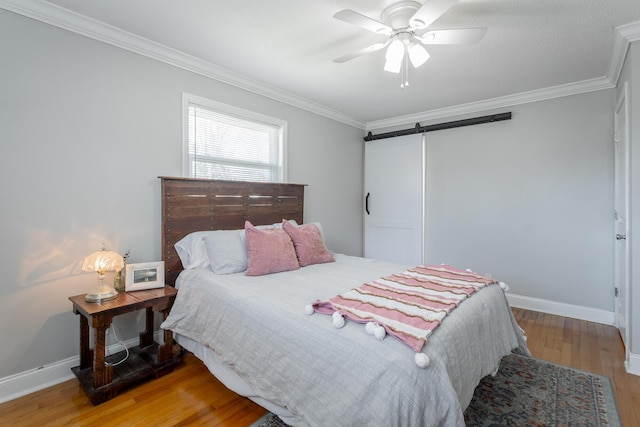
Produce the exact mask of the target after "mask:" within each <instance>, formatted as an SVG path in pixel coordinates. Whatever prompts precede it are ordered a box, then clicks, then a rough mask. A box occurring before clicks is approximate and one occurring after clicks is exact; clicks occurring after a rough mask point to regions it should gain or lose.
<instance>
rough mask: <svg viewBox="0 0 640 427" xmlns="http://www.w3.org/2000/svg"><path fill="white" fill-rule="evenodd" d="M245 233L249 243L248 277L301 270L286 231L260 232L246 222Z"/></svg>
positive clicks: (269, 230)
mask: <svg viewBox="0 0 640 427" xmlns="http://www.w3.org/2000/svg"><path fill="white" fill-rule="evenodd" d="M244 232H245V238H246V241H247V272H246V273H245V274H246V275H247V276H262V275H263V274H270V273H278V272H280V271H289V270H297V269H298V268H300V265H298V259H297V258H296V251H295V249H294V248H293V243H292V242H291V238H290V237H289V235H288V234H287V233H285V232H284V230H282V229H280V228H266V229H261V230H259V229H257V228H256V227H254V226H253V224H251V223H250V222H249V221H245V223H244Z"/></svg>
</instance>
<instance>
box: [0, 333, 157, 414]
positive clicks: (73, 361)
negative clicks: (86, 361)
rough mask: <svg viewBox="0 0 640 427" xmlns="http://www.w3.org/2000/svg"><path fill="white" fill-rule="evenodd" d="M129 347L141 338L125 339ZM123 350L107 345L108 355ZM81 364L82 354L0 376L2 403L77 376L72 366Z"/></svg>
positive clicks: (114, 345)
mask: <svg viewBox="0 0 640 427" xmlns="http://www.w3.org/2000/svg"><path fill="white" fill-rule="evenodd" d="M163 332H164V331H156V332H155V333H154V339H155V341H156V342H158V343H163V342H164V334H163ZM123 343H124V345H126V346H127V347H134V346H136V345H138V343H139V340H138V339H137V338H132V339H130V340H127V341H124V342H123ZM119 351H122V346H121V345H120V344H111V345H110V346H108V347H107V355H109V354H114V353H117V352H119ZM79 364H80V356H79V355H77V356H72V357H69V358H67V359H64V360H60V361H58V362H54V363H51V364H49V365H45V366H42V367H40V368H36V369H31V370H29V371H25V372H20V373H18V374H15V375H11V376H8V377H5V378H0V403H4V402H8V401H9V400H13V399H17V398H18V397H22V396H25V395H27V394H30V393H34V392H36V391H39V390H42V389H45V388H47V387H51V386H54V385H56V384H60V383H61V382H64V381H67V380H70V379H72V378H75V375H73V373H72V372H71V368H73V367H74V366H78V365H79Z"/></svg>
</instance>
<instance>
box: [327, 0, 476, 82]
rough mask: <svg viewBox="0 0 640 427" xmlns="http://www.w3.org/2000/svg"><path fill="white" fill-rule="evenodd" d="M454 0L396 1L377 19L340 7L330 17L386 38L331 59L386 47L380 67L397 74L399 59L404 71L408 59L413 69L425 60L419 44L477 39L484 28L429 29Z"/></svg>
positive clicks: (340, 61)
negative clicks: (382, 65) (383, 63)
mask: <svg viewBox="0 0 640 427" xmlns="http://www.w3.org/2000/svg"><path fill="white" fill-rule="evenodd" d="M458 1H459V0H426V1H425V3H424V4H420V3H418V2H417V1H398V2H396V3H393V4H391V5H390V6H388V7H386V8H385V9H384V10H383V11H382V13H381V14H380V21H377V20H375V19H372V18H369V17H368V16H365V15H362V14H360V13H358V12H355V11H353V10H351V9H344V10H341V11H339V12H338V13H336V14H335V15H333V17H334V18H336V19H339V20H341V21H344V22H347V23H349V24H353V25H356V26H358V27H360V28H363V29H365V30H368V31H371V32H372V33H376V34H379V35H385V36H387V37H388V40H386V41H385V42H382V43H375V44H373V45H371V46H367V47H365V48H362V49H359V50H357V51H355V52H351V53H349V54H346V55H343V56H340V57H338V58H335V59H334V60H333V62H337V63H343V62H346V61H349V60H351V59H354V58H357V57H359V56H362V55H364V54H367V53H371V52H375V51H378V50H381V49H384V48H385V47H387V46H389V47H388V48H387V52H386V55H385V65H384V69H385V71H389V72H392V73H400V71H401V69H402V66H403V59H404V62H405V64H404V65H405V72H406V69H407V65H408V61H411V64H412V65H413V66H414V67H415V68H418V67H420V66H421V65H422V64H424V63H425V62H427V60H428V59H429V53H428V52H427V50H426V49H425V48H424V46H423V45H434V44H464V43H476V42H478V41H480V40H481V39H482V37H484V35H485V33H486V32H487V29H486V28H461V29H452V30H432V31H429V26H430V25H431V24H432V23H433V22H434V21H435V20H436V19H438V18H439V17H440V16H442V15H443V14H444V13H445V12H446V11H447V10H449V9H450V8H451V7H452V6H453V5H454V4H456V3H457V2H458ZM405 53H406V54H405ZM407 57H408V59H407ZM407 84H408V83H407ZM401 86H402V87H404V86H405V84H404V83H403V84H402V85H401Z"/></svg>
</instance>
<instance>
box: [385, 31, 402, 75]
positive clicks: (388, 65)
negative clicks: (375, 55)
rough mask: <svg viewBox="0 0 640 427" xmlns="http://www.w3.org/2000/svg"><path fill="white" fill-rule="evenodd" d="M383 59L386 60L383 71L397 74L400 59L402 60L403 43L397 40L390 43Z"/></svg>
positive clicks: (400, 65)
mask: <svg viewBox="0 0 640 427" xmlns="http://www.w3.org/2000/svg"><path fill="white" fill-rule="evenodd" d="M384 58H385V60H386V62H385V64H384V70H385V71H389V72H391V73H399V72H400V68H401V67H402V59H403V58H404V43H402V41H400V40H398V39H395V40H394V41H392V42H391V44H390V45H389V47H388V48H387V52H386V53H385V56H384Z"/></svg>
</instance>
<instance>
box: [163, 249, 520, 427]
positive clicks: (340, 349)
mask: <svg viewBox="0 0 640 427" xmlns="http://www.w3.org/2000/svg"><path fill="white" fill-rule="evenodd" d="M336 260H337V261H336V262H335V263H330V264H320V265H312V266H308V267H304V268H301V269H300V270H296V271H290V272H284V273H277V274H271V275H267V276H261V277H247V276H245V275H244V274H242V273H239V274H233V275H226V276H220V275H216V274H214V273H213V272H211V271H209V270H204V269H202V270H185V271H184V272H182V273H181V275H180V277H179V279H178V282H177V286H178V288H179V292H178V296H177V299H176V302H175V304H174V306H173V308H172V310H171V313H170V315H169V317H168V318H167V320H166V321H165V322H164V323H163V324H162V327H163V328H165V329H171V330H172V331H173V332H175V333H178V334H181V335H184V336H186V337H188V338H190V339H193V340H195V341H198V342H200V343H202V344H204V345H206V346H209V347H210V348H212V349H213V350H214V352H215V353H216V354H217V355H218V357H219V358H220V359H221V360H222V361H223V362H224V363H226V364H227V365H228V366H229V367H230V368H231V369H233V370H234V371H235V372H237V373H238V374H239V375H240V376H241V377H242V378H243V379H244V380H245V381H246V382H247V383H248V384H249V385H251V387H252V388H253V389H254V390H255V391H256V392H258V393H259V394H260V395H261V396H262V397H264V398H265V399H267V400H269V401H272V402H274V403H277V404H279V405H281V406H283V407H286V408H287V409H289V411H291V413H292V414H293V416H294V418H295V421H296V425H298V426H327V425H332V426H371V427H373V426H437V425H452V426H462V425H464V420H463V415H462V414H463V411H464V409H465V408H466V407H467V406H468V404H469V402H470V401H471V398H472V396H473V391H474V388H475V386H476V385H477V384H478V382H479V381H480V379H481V378H482V377H484V376H486V375H487V374H489V373H492V372H495V371H496V370H497V364H498V362H499V361H500V359H501V357H502V356H504V355H506V354H508V353H509V352H510V351H511V350H512V349H515V348H517V349H519V350H520V352H522V353H524V354H529V352H528V349H527V347H526V343H525V341H524V337H523V336H522V333H521V331H520V328H519V327H518V325H517V324H516V322H515V320H514V318H513V315H512V313H511V310H510V309H509V307H508V304H507V302H506V298H505V296H504V294H503V292H502V290H501V289H500V287H499V286H497V285H491V286H488V287H486V288H484V289H482V290H481V291H479V292H478V293H477V294H476V295H475V296H474V297H473V298H471V299H469V300H468V301H465V303H463V304H461V305H460V307H459V308H458V309H456V310H454V311H453V312H452V313H451V315H450V316H448V317H447V318H446V319H445V320H444V321H443V323H442V325H441V326H440V327H439V328H438V329H437V330H436V331H435V332H434V333H433V335H432V336H431V338H430V340H429V342H428V344H427V345H426V346H425V348H424V349H423V352H424V353H426V354H427V355H428V356H429V358H430V360H431V363H430V365H429V366H428V367H427V368H425V369H420V368H418V367H417V366H416V364H415V363H414V357H413V355H414V353H413V351H412V350H411V349H410V348H409V347H407V346H405V345H404V344H402V343H401V342H400V341H399V340H397V339H395V338H393V337H387V338H386V339H385V340H383V341H380V340H377V339H375V338H373V337H372V336H370V335H368V334H367V333H366V332H365V328H364V325H362V324H357V323H353V322H347V325H346V326H345V327H344V328H342V329H335V328H334V327H333V326H332V322H331V319H330V318H329V317H328V316H323V315H318V314H314V315H311V316H308V315H305V314H304V307H305V306H306V305H307V304H309V303H311V302H313V301H314V300H316V299H319V300H326V299H329V298H331V297H333V296H335V295H337V294H339V293H342V292H344V291H346V290H348V289H351V288H354V287H358V286H360V285H361V284H362V283H364V282H365V281H370V280H373V279H376V278H379V277H381V276H383V275H388V274H391V273H397V272H401V271H403V270H404V269H406V268H407V266H402V265H396V264H389V263H385V262H380V261H374V260H369V259H364V258H356V257H349V256H345V255H337V256H336Z"/></svg>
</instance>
